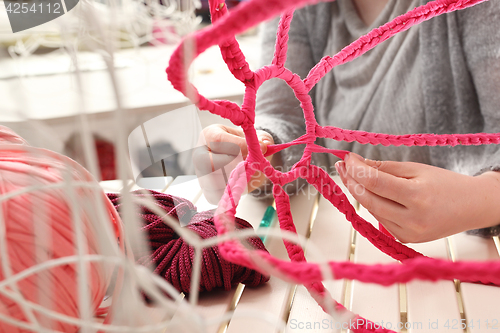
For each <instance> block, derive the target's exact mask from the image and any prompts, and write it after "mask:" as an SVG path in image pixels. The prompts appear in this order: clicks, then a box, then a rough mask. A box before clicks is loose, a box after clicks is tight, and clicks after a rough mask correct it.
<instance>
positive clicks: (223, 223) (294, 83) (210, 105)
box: [166, 0, 500, 332]
mask: <svg viewBox="0 0 500 333" xmlns="http://www.w3.org/2000/svg"><path fill="white" fill-rule="evenodd" d="M483 1H485V0H435V1H431V2H429V3H427V4H425V5H423V6H420V7H417V8H415V9H413V10H411V11H409V12H408V13H406V14H404V15H401V16H399V17H397V18H395V19H394V20H392V21H391V22H388V23H387V24H385V25H383V26H381V27H380V28H377V29H374V30H373V31H371V32H369V33H368V34H367V35H365V36H362V37H361V38H359V39H358V40H356V41H354V42H353V43H351V44H350V45H348V46H346V47H345V48H344V49H343V50H341V51H340V52H339V53H337V54H336V55H334V56H331V57H330V56H327V57H324V58H323V59H322V60H321V61H320V62H319V63H318V64H317V65H316V66H315V67H313V68H312V69H311V71H310V72H309V74H308V76H307V77H306V78H305V79H304V80H301V79H300V78H299V77H298V76H297V75H296V74H293V73H292V72H291V71H289V70H288V69H287V68H285V67H284V64H285V62H286V49H287V39H288V29H289V25H290V21H291V18H292V14H293V10H294V9H296V8H298V7H300V6H303V5H305V4H311V3H314V2H317V1H307V0H288V1H287V0H250V1H247V2H245V3H243V4H242V5H240V6H238V7H237V8H236V9H235V10H233V11H231V13H227V11H226V9H225V4H224V1H223V0H210V1H209V3H210V7H211V13H212V16H213V17H214V18H215V19H214V24H213V25H212V26H210V27H208V28H206V29H203V30H201V31H199V32H197V33H195V34H193V35H192V36H189V37H188V38H187V39H186V40H190V41H194V44H195V46H196V55H198V54H200V53H202V52H203V51H204V50H206V49H207V48H208V47H209V46H212V45H215V44H219V46H220V47H221V51H222V53H223V57H224V59H225V60H226V63H227V65H228V68H229V70H230V71H231V72H232V73H233V75H234V76H235V77H237V78H238V79H240V81H242V82H243V83H244V84H245V87H246V90H245V95H244V101H243V105H242V106H241V108H240V107H239V106H237V105H235V104H234V103H230V102H227V101H210V100H208V99H206V98H205V97H204V96H202V95H200V94H199V93H198V91H197V90H196V88H195V87H194V86H193V85H192V84H191V83H189V82H188V81H187V76H186V74H185V73H186V70H187V68H188V67H189V65H190V63H191V61H192V60H193V59H189V60H187V61H185V59H184V54H183V48H184V46H185V45H184V42H183V43H182V44H181V45H180V46H179V47H178V48H177V50H176V51H175V52H174V54H173V55H172V57H171V59H170V62H169V66H168V68H167V70H166V71H167V75H168V78H169V80H170V81H171V82H172V84H173V86H174V87H175V88H176V89H177V90H179V91H181V92H183V93H184V94H185V95H186V96H188V97H189V98H191V101H192V102H193V103H195V104H196V105H197V106H198V107H199V108H200V109H202V110H207V111H210V112H212V113H215V114H218V115H220V116H222V117H224V118H227V119H229V120H231V121H232V122H233V123H234V124H235V125H237V126H241V127H242V128H243V131H244V133H245V136H246V141H247V144H248V147H249V154H248V156H247V158H246V160H245V161H244V162H242V163H243V165H244V167H245V170H246V176H247V179H249V177H250V175H251V174H252V173H253V171H254V170H257V169H258V170H261V171H264V172H265V173H266V176H267V177H268V178H269V179H270V180H271V182H272V183H273V184H274V187H273V194H274V197H275V199H276V203H277V211H278V217H279V220H280V227H281V228H282V229H283V230H287V231H290V232H295V226H294V223H293V219H292V216H291V214H290V202H289V198H288V196H287V195H286V193H285V192H284V191H283V189H282V186H283V185H284V184H286V183H288V182H291V181H293V180H295V179H297V178H298V177H302V178H305V179H306V180H307V181H308V183H309V184H312V185H313V186H314V187H315V188H317V189H318V191H320V193H322V194H323V196H324V197H325V198H326V199H328V200H329V201H330V202H331V203H332V204H333V205H334V206H335V207H337V208H338V209H339V211H341V212H342V213H344V214H345V215H346V218H347V220H348V221H350V222H351V223H352V225H353V227H354V228H355V229H356V230H357V231H358V232H359V233H360V234H361V235H363V236H364V237H366V238H367V239H368V240H369V241H370V242H371V243H372V244H374V245H375V246H376V247H377V248H378V249H380V250H381V251H383V252H384V253H386V254H388V255H389V256H391V257H392V258H394V259H397V260H400V261H401V262H402V263H403V265H400V264H396V265H394V264H393V265H371V266H370V265H360V264H354V263H350V262H341V263H338V262H330V263H329V264H328V265H329V267H330V269H331V272H332V275H333V276H334V278H336V279H341V278H349V279H356V280H360V281H363V282H373V283H378V284H382V285H389V284H393V283H398V282H408V281H411V280H412V279H423V280H431V281H435V280H438V279H448V280H453V279H460V280H462V281H479V282H481V283H485V284H500V281H499V278H498V276H499V274H498V271H499V270H500V263H498V262H489V263H484V262H480V263H475V262H455V263H453V262H449V261H444V260H437V259H432V258H427V257H425V256H423V255H422V254H420V253H418V252H416V251H414V250H412V249H410V248H408V247H407V246H405V245H403V244H401V243H399V242H397V241H396V240H394V239H392V238H391V237H388V236H387V235H385V234H384V233H382V232H380V231H379V230H377V229H375V228H374V227H373V226H372V225H371V224H370V223H368V222H367V221H365V220H364V219H362V218H361V217H360V216H359V215H357V214H356V212H355V210H354V208H353V207H352V205H351V204H350V203H349V201H348V200H347V198H346V197H345V195H344V194H343V193H342V191H341V190H340V188H339V187H338V186H337V185H336V184H335V182H334V181H333V180H332V179H331V178H330V177H329V176H328V174H326V172H324V171H323V170H321V169H319V168H317V167H315V166H314V165H311V164H310V160H311V156H312V153H315V152H327V153H332V154H335V155H336V156H338V157H340V158H344V156H345V155H346V154H347V153H348V152H347V151H339V150H331V149H326V148H323V147H320V146H317V145H316V144H315V143H314V142H315V140H316V138H317V137H323V138H331V139H335V140H344V141H348V142H352V141H357V142H359V143H361V144H372V145H376V144H381V145H384V146H389V145H396V146H399V145H405V146H424V145H428V146H444V145H449V146H456V145H482V144H498V143H500V133H476V134H445V135H436V134H408V135H389V134H382V133H367V132H362V131H354V130H346V129H341V128H337V127H333V126H320V125H319V124H318V123H317V121H316V119H315V115H314V108H313V105H312V102H311V99H310V97H309V95H308V92H309V91H310V89H311V88H312V87H313V86H314V85H315V84H316V83H317V82H318V81H319V80H320V79H321V78H322V77H323V76H324V75H325V74H326V73H327V72H328V71H330V70H331V69H332V68H333V67H335V66H337V65H340V64H343V63H346V62H348V61H351V60H353V59H355V58H356V57H358V56H360V55H362V54H363V53H365V52H367V51H368V50H370V49H372V48H373V47H375V46H376V45H378V44H380V43H381V42H383V41H385V40H387V39H388V38H390V37H392V36H394V35H395V34H397V33H399V32H401V31H405V30H407V29H409V28H410V27H411V26H413V25H416V24H418V23H420V22H423V21H425V20H429V19H431V18H432V17H435V16H437V15H441V14H444V13H448V12H452V11H455V10H460V9H463V8H467V7H470V6H473V5H476V4H478V3H480V2H483ZM278 13H282V17H281V21H280V24H279V27H278V32H277V39H276V50H275V54H274V58H273V61H272V63H271V64H270V65H268V66H266V67H263V68H261V69H259V70H257V71H255V72H251V71H250V70H249V69H248V67H247V64H246V61H244V56H243V55H242V54H241V50H239V47H238V45H237V43H236V41H235V39H234V35H235V34H236V33H238V32H241V31H242V30H244V29H245V28H248V27H251V26H253V25H255V24H256V23H259V22H261V21H263V20H266V19H268V18H270V17H272V16H274V15H276V14H278ZM229 49H230V50H231V54H233V55H237V59H238V60H237V61H233V60H229V59H232V58H231V57H228V56H227V54H225V53H227V52H228V50H229ZM235 58H236V57H235ZM237 66H241V67H237ZM271 78H280V79H282V80H284V81H286V82H287V84H288V85H289V86H290V87H291V88H292V89H293V91H294V93H295V96H296V97H297V99H298V100H299V101H300V103H301V107H302V109H303V111H304V118H305V125H306V134H305V135H303V136H302V137H300V138H298V139H296V140H294V141H292V142H288V143H284V144H280V145H275V146H271V147H269V148H268V151H267V155H270V154H274V153H277V152H279V151H281V150H283V149H285V148H287V147H290V146H293V145H298V144H305V145H306V148H305V150H304V154H303V156H302V158H301V160H300V161H299V162H298V163H297V164H296V165H294V166H293V168H292V169H291V170H290V171H289V172H286V173H281V172H279V171H277V170H275V169H272V168H269V166H270V164H269V162H268V161H267V160H266V159H265V158H264V156H263V155H262V153H261V151H260V148H259V142H258V139H257V135H256V132H255V128H254V117H255V96H256V91H257V89H258V88H259V87H260V85H261V84H262V83H263V82H264V81H266V80H269V79H271ZM241 167H242V165H240V166H239V167H238V168H237V169H236V170H234V171H233V173H232V175H231V177H230V181H229V184H228V187H227V189H226V192H225V193H224V195H223V197H222V199H221V201H220V203H219V207H227V206H229V205H230V203H232V202H234V203H235V204H236V205H237V204H238V201H239V196H236V199H235V197H234V196H233V195H232V194H231V193H230V192H229V191H228V190H229V188H230V187H232V186H234V185H235V184H236V182H237V178H238V177H233V175H235V174H236V173H241V170H240V168H241ZM232 206H234V204H233V205H232ZM221 211H223V209H221ZM231 220H233V223H234V209H233V210H230V211H229V212H228V213H227V214H226V215H223V214H221V215H218V216H217V217H216V218H215V225H216V227H217V229H218V231H219V233H221V234H223V233H225V232H226V228H227V223H229V222H230V221H231ZM285 247H286V249H287V252H288V255H289V257H290V258H291V260H292V261H291V262H288V261H284V260H279V259H277V258H275V257H273V256H272V255H270V254H268V253H266V252H263V251H258V250H255V251H251V250H248V249H246V248H244V247H243V246H242V245H241V244H239V243H237V242H235V241H228V242H225V243H222V244H220V246H219V248H220V251H221V254H222V255H223V256H224V257H225V258H226V259H227V260H229V261H232V262H235V263H239V264H243V265H246V266H248V267H250V268H255V269H258V270H259V269H261V268H260V267H261V266H260V265H259V264H257V262H262V260H263V261H265V262H266V263H268V264H270V265H272V267H274V268H275V269H276V270H277V271H278V272H279V275H280V277H286V278H288V280H289V281H291V282H293V283H302V284H304V285H305V286H306V287H307V289H308V290H309V292H310V293H311V295H312V296H313V297H314V298H315V300H316V301H318V303H319V304H320V305H321V306H323V307H324V305H325V304H328V302H331V304H333V306H334V308H336V309H338V310H341V309H342V306H341V305H339V304H338V303H336V302H335V301H334V300H332V299H329V298H327V297H328V296H327V294H326V293H325V292H324V287H323V286H322V285H321V281H322V280H323V279H324V277H323V276H322V274H321V270H320V267H319V265H318V264H315V263H308V262H306V261H305V257H304V252H303V249H302V248H301V247H300V246H299V245H297V244H294V243H292V242H289V241H285ZM257 258H258V260H257ZM324 308H325V307H324ZM357 318H359V319H361V320H363V322H364V325H360V326H357V328H356V329H354V331H355V332H392V331H390V330H387V329H384V328H380V329H375V328H374V326H373V325H368V323H369V321H367V320H365V319H363V318H361V317H357Z"/></svg>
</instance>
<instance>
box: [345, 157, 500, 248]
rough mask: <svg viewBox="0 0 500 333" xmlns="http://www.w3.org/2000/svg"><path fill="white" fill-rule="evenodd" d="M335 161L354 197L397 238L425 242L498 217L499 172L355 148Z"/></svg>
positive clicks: (490, 223)
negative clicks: (373, 156) (381, 156)
mask: <svg viewBox="0 0 500 333" xmlns="http://www.w3.org/2000/svg"><path fill="white" fill-rule="evenodd" d="M335 167H336V168H337V170H338V172H339V175H340V177H341V179H342V182H343V183H344V184H345V185H346V187H347V188H348V190H349V192H350V193H351V194H352V195H353V196H354V198H355V199H356V200H358V201H359V202H360V204H361V205H363V206H364V207H365V208H366V209H367V210H368V211H370V213H372V215H373V216H375V218H376V219H377V220H378V221H379V222H380V223H381V224H382V225H383V226H384V227H385V228H386V229H387V230H388V231H389V232H390V233H391V234H392V235H393V236H395V237H396V238H397V239H399V240H400V241H402V242H408V243H420V242H426V241H431V240H435V239H438V238H442V237H446V236H449V235H452V234H455V233H459V232H462V231H466V230H470V229H476V228H486V227H491V226H495V225H497V224H499V223H500V205H498V198H499V197H500V173H498V172H493V171H489V172H485V173H483V174H481V175H479V176H476V177H473V176H468V175H462V174H459V173H456V172H453V171H450V170H446V169H442V168H438V167H434V166H430V165H425V164H420V163H413V162H392V161H371V160H365V159H363V158H362V157H361V156H359V155H356V154H349V155H347V157H346V159H345V162H343V161H342V162H337V164H336V165H335Z"/></svg>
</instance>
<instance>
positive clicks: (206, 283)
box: [108, 191, 269, 293]
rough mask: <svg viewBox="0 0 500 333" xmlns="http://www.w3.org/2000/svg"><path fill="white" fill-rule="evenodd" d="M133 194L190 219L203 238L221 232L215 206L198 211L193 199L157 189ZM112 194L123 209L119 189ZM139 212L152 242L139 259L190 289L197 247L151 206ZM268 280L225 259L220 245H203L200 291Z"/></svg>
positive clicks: (241, 223) (257, 244)
mask: <svg viewBox="0 0 500 333" xmlns="http://www.w3.org/2000/svg"><path fill="white" fill-rule="evenodd" d="M132 195H133V196H135V197H144V198H146V197H147V198H149V199H155V202H156V204H157V205H158V206H159V207H161V208H163V209H164V210H165V211H166V212H167V213H168V215H170V216H171V217H173V218H174V219H176V220H179V218H180V219H181V220H182V221H186V219H187V220H189V223H188V224H187V225H186V226H185V227H184V228H188V229H191V230H192V231H194V232H196V233H197V234H198V235H200V236H201V238H203V239H207V238H211V237H216V236H217V230H216V229H215V225H214V210H210V211H205V212H200V213H198V212H197V211H196V207H195V206H194V205H193V204H192V203H191V202H190V201H189V200H186V199H183V198H178V197H174V196H172V195H169V194H164V193H159V192H155V191H149V192H145V191H135V192H132ZM108 198H109V199H110V200H111V202H112V203H113V205H114V206H115V208H116V209H117V210H118V212H120V206H121V202H120V196H119V195H118V194H116V193H108ZM137 214H138V215H139V216H140V218H141V221H142V222H143V227H142V228H141V230H142V231H144V232H146V233H147V240H148V242H149V246H150V251H148V252H147V253H141V254H139V255H137V257H136V258H137V262H138V263H140V264H142V265H145V266H150V267H152V268H153V269H154V272H155V273H157V274H159V275H160V276H162V277H164V278H165V279H166V280H167V281H168V282H170V283H171V284H172V285H173V286H174V287H175V288H176V289H177V290H179V291H181V292H184V293H189V290H190V288H191V272H192V269H193V261H194V249H193V247H191V246H190V245H189V244H188V243H187V242H185V241H184V239H182V238H180V237H179V235H177V234H176V233H175V232H174V231H173V230H172V228H170V227H169V226H168V225H166V224H165V223H164V222H163V220H162V219H161V218H160V217H159V216H158V215H156V214H155V213H153V212H152V211H150V210H149V209H148V208H146V207H144V206H141V207H140V209H138V210H137ZM235 225H236V227H237V228H238V229H245V228H252V226H251V225H250V223H248V222H247V221H245V220H242V219H239V218H236V219H235ZM246 242H247V243H248V244H249V245H250V246H252V247H253V248H255V249H260V250H266V248H265V247H264V244H263V243H262V241H261V240H260V238H258V237H251V238H248V239H246ZM268 280H269V277H268V276H265V275H262V274H261V273H259V272H257V271H255V270H252V269H249V268H246V267H243V266H239V265H236V264H233V263H230V262H228V261H226V260H224V259H223V258H222V256H221V255H220V253H219V248H218V247H217V246H214V247H211V248H205V249H203V254H202V264H201V278H200V291H210V290H212V289H215V288H223V289H225V290H230V289H231V287H232V286H234V285H236V284H238V283H240V282H241V283H243V284H245V285H247V286H250V287H255V286H258V285H260V284H262V283H265V282H267V281H268Z"/></svg>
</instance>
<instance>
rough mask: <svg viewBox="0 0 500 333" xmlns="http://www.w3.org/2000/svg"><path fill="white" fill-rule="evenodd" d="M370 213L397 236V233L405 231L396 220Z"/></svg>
mask: <svg viewBox="0 0 500 333" xmlns="http://www.w3.org/2000/svg"><path fill="white" fill-rule="evenodd" d="M370 214H372V215H373V217H374V218H375V219H376V220H377V221H378V222H379V223H380V224H381V225H382V226H383V227H384V228H385V229H386V230H387V231H388V232H389V233H390V234H391V235H392V236H393V237H396V238H397V235H399V234H401V233H402V231H403V228H402V227H401V226H400V225H399V224H397V223H396V222H393V221H391V220H390V219H386V218H384V217H381V216H380V215H377V214H373V213H372V212H370Z"/></svg>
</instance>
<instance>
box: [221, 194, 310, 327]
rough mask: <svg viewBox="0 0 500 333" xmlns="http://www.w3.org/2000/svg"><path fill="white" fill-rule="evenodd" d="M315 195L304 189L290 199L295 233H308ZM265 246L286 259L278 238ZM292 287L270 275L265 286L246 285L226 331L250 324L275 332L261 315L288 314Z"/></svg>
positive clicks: (276, 319)
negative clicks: (249, 286)
mask: <svg viewBox="0 0 500 333" xmlns="http://www.w3.org/2000/svg"><path fill="white" fill-rule="evenodd" d="M316 198H317V195H316V194H315V191H313V190H311V191H308V190H306V191H304V192H301V193H299V194H298V195H296V196H293V197H292V198H291V199H290V204H291V210H292V216H293V219H294V222H295V226H296V228H297V233H299V234H301V235H306V234H307V233H308V230H309V223H310V220H311V213H312V209H313V205H314V202H315V201H316ZM266 247H267V249H268V251H269V252H270V253H271V254H273V255H274V256H276V257H278V258H281V259H288V255H287V253H286V250H285V247H284V245H283V241H282V240H281V239H277V238H275V237H273V238H269V240H268V242H267V244H266ZM293 289H294V286H292V285H289V284H287V283H284V282H283V281H281V280H279V279H278V278H271V280H270V281H269V282H268V283H267V284H266V285H265V286H262V287H260V288H253V289H250V288H247V289H246V290H245V292H244V293H243V295H242V297H241V300H240V303H239V305H238V306H237V307H236V309H235V311H234V317H233V319H232V320H231V322H230V324H229V327H228V330H227V331H228V332H237V333H239V332H245V331H248V329H249V328H250V327H251V329H252V330H251V331H252V332H262V333H264V332H275V331H276V326H275V325H273V324H271V323H267V322H264V321H263V320H262V318H263V317H264V316H268V318H269V319H271V320H274V321H280V320H281V318H283V316H286V317H288V313H289V310H288V307H289V305H290V300H289V296H290V293H291V292H292V291H293Z"/></svg>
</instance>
